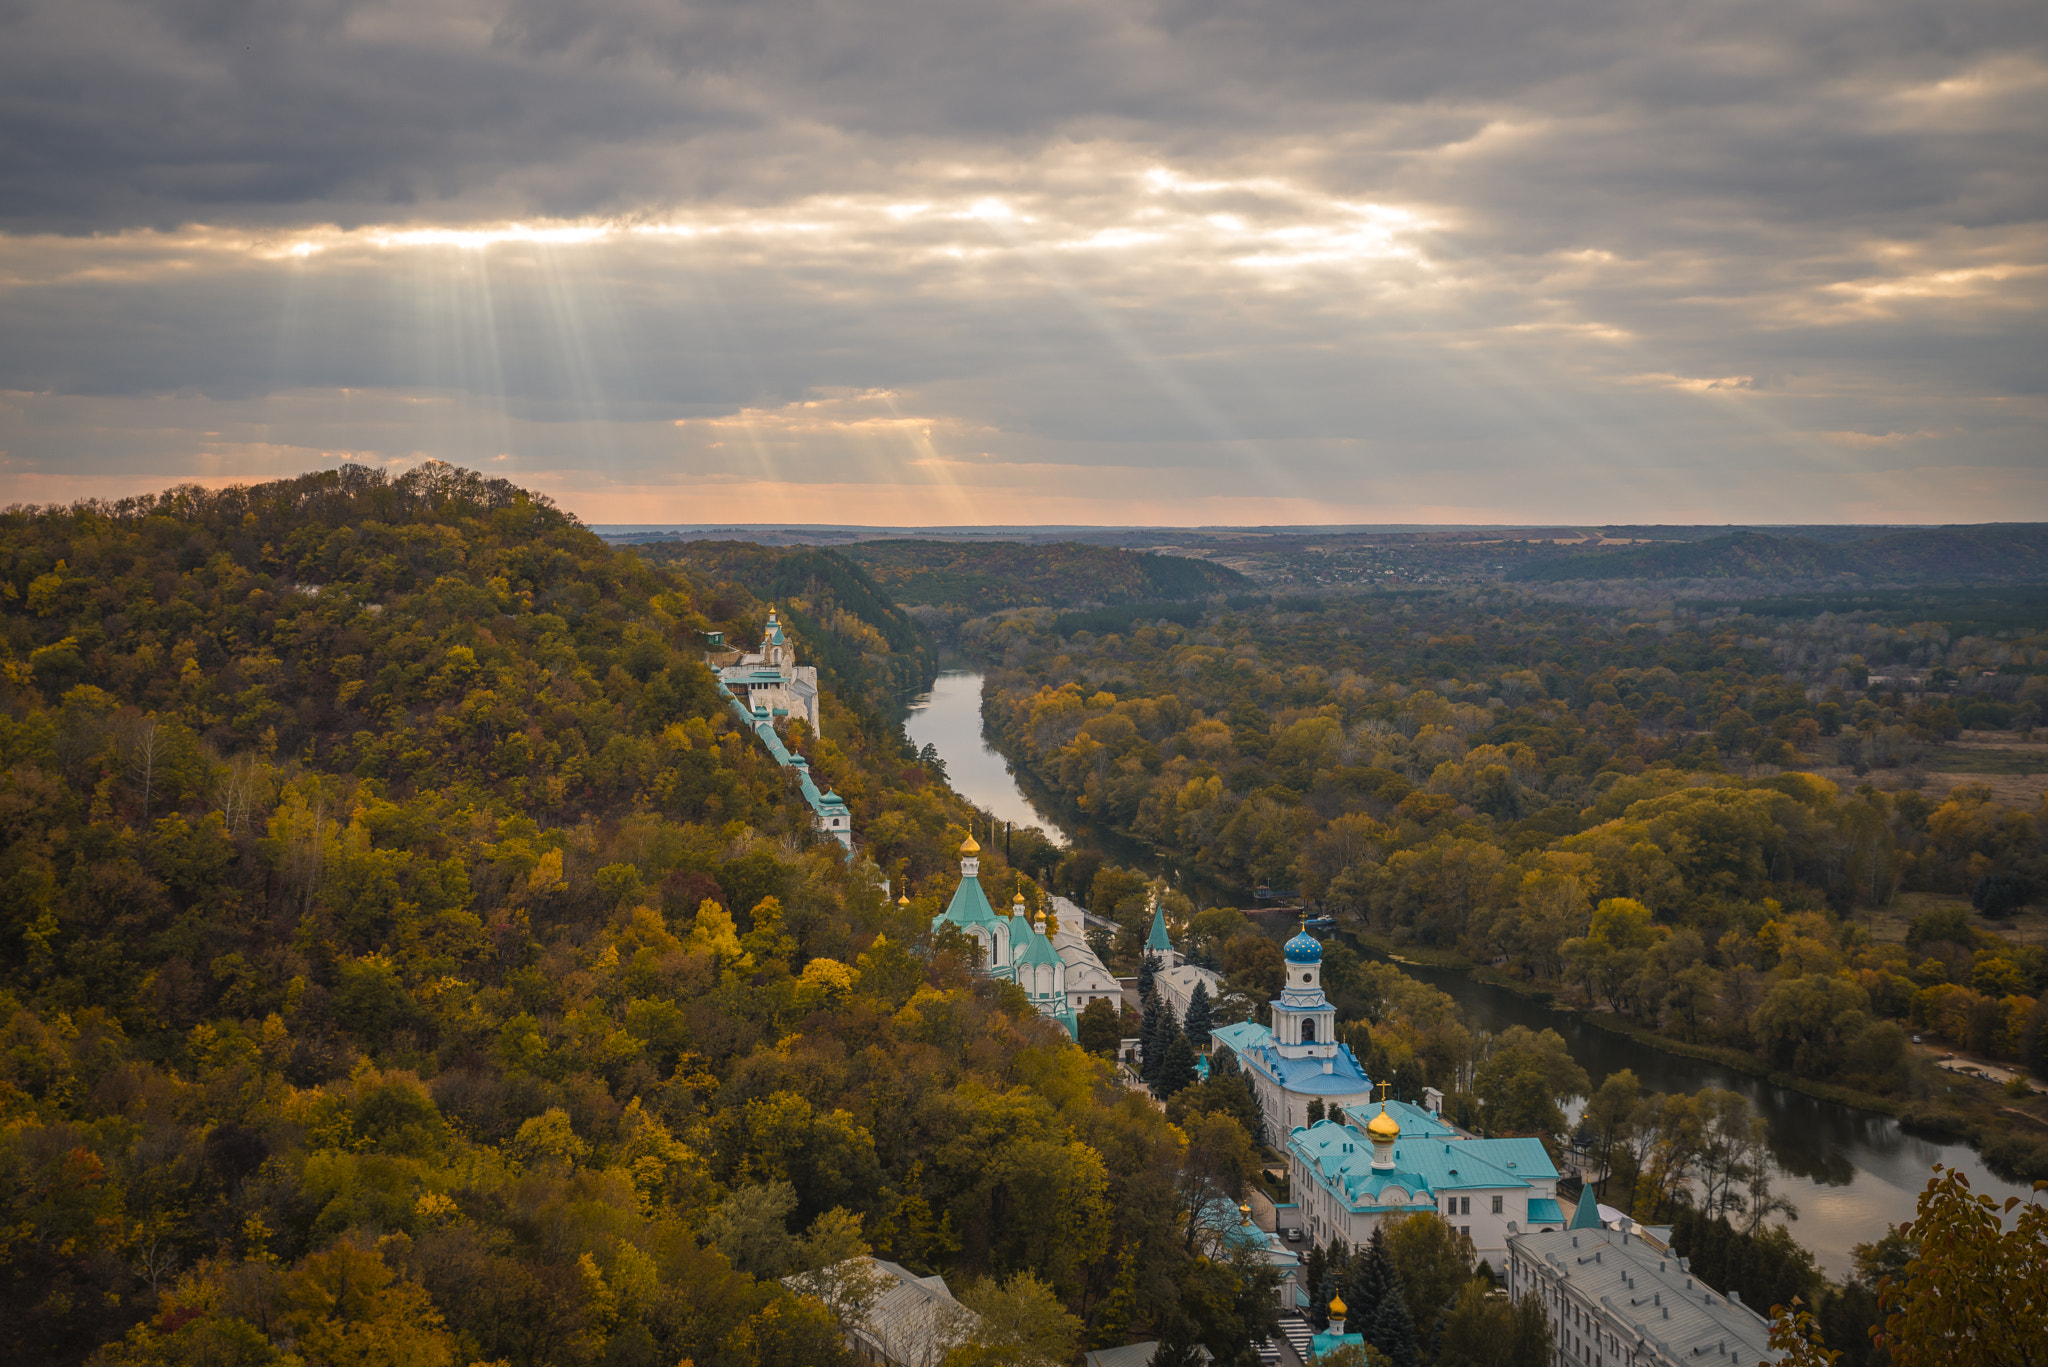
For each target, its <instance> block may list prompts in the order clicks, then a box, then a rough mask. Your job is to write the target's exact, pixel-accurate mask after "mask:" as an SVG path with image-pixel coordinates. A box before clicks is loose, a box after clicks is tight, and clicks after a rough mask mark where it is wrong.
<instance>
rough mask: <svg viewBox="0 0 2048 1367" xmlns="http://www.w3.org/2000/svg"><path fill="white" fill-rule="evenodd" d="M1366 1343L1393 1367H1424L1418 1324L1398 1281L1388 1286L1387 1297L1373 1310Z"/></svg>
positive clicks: (1381, 1298)
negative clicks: (1410, 1312) (1411, 1313)
mask: <svg viewBox="0 0 2048 1367" xmlns="http://www.w3.org/2000/svg"><path fill="white" fill-rule="evenodd" d="M1365 1341H1366V1342H1367V1343H1370V1344H1371V1345H1372V1346H1373V1347H1375V1348H1377V1349H1379V1350H1380V1352H1382V1353H1384V1354H1386V1356H1387V1361H1388V1362H1390V1363H1392V1364H1393V1367H1420V1364H1421V1362H1422V1348H1421V1345H1420V1344H1419V1343H1418V1342H1417V1338H1416V1333H1415V1320H1414V1318H1413V1317H1412V1316H1411V1315H1410V1314H1409V1313H1408V1303H1407V1302H1406V1301H1405V1300H1404V1299H1403V1298H1402V1296H1401V1286H1400V1283H1399V1282H1398V1281H1396V1282H1393V1283H1391V1284H1389V1285H1388V1287H1387V1290H1386V1294H1385V1295H1383V1296H1381V1297H1380V1299H1379V1304H1377V1305H1376V1306H1374V1307H1373V1312H1372V1327H1371V1328H1370V1329H1368V1330H1367V1331H1366V1334H1365Z"/></svg>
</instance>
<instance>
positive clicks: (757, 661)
mask: <svg viewBox="0 0 2048 1367" xmlns="http://www.w3.org/2000/svg"><path fill="white" fill-rule="evenodd" d="M715 663H716V667H717V669H718V680H719V682H720V683H722V684H724V685H725V686H726V688H728V689H729V690H731V692H732V695H733V697H734V698H736V699H737V700H738V701H739V704H740V706H741V708H743V709H744V710H745V711H746V712H747V714H748V715H749V716H751V717H753V718H755V719H757V720H761V721H768V722H773V723H774V724H776V725H778V726H779V725H781V724H782V723H783V722H785V721H787V720H789V719H790V718H792V717H801V718H802V719H803V720H804V721H806V722H808V723H809V724H810V728H811V734H812V735H814V736H822V735H824V734H825V731H824V716H823V714H822V712H821V710H820V708H819V705H818V671H817V670H816V669H815V668H814V667H812V666H810V665H799V664H798V663H797V662H796V642H795V641H793V640H791V639H790V637H789V635H788V633H787V632H785V631H784V630H783V628H782V622H781V620H780V619H779V618H778V617H777V616H776V615H775V610H774V609H773V608H770V609H769V610H768V626H767V629H766V630H764V631H763V632H762V633H761V648H760V649H759V650H756V651H745V652H726V653H725V654H724V655H723V656H720V657H718V658H717V659H716V662H715Z"/></svg>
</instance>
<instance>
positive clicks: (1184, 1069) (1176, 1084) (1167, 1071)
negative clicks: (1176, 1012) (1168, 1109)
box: [1152, 1033, 1235, 1124]
mask: <svg viewBox="0 0 2048 1367" xmlns="http://www.w3.org/2000/svg"><path fill="white" fill-rule="evenodd" d="M1195 1077H1196V1074H1195V1050H1194V1046H1193V1045H1191V1044H1189V1043H1188V1037H1187V1036H1186V1035H1183V1034H1179V1033H1176V1034H1175V1035H1174V1036H1173V1042H1172V1043H1171V1044H1169V1045H1167V1046H1166V1057H1165V1059H1164V1060H1163V1061H1162V1062H1161V1063H1160V1065H1159V1075H1158V1076H1157V1077H1155V1078H1153V1079H1152V1095H1154V1096H1156V1097H1158V1098H1159V1099H1160V1100H1161V1101H1167V1100H1171V1099H1172V1097H1173V1096H1174V1094H1175V1093H1177V1092H1179V1091H1181V1090H1183V1089H1184V1088H1187V1087H1192V1086H1193V1085H1194V1084H1195ZM1232 1123H1233V1124H1234V1123H1235V1122H1232Z"/></svg>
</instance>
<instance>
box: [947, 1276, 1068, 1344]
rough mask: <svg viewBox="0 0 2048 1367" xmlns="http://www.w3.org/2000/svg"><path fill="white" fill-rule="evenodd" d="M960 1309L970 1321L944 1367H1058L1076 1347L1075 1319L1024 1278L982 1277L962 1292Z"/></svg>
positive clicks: (1029, 1278)
mask: <svg viewBox="0 0 2048 1367" xmlns="http://www.w3.org/2000/svg"><path fill="white" fill-rule="evenodd" d="M960 1303H961V1304H962V1305H964V1306H965V1307H967V1309H968V1310H970V1311H972V1312H973V1313H974V1315H975V1316H976V1318H975V1320H974V1321H972V1322H971V1326H970V1327H969V1328H968V1329H967V1338H966V1341H965V1342H964V1343H961V1344H960V1345H958V1346H957V1347H955V1348H954V1349H953V1350H952V1351H951V1352H949V1353H947V1354H946V1357H945V1363H944V1367H1063V1364H1065V1363H1066V1362H1068V1361H1069V1360H1070V1359H1071V1358H1072V1357H1073V1355H1074V1350H1075V1347H1076V1346H1077V1345H1078V1344H1079V1343H1080V1341H1081V1321H1080V1320H1079V1318H1077V1317H1076V1316H1074V1315H1071V1314H1069V1313H1068V1312H1067V1309H1066V1307H1065V1306H1063V1305H1061V1304H1060V1299H1059V1297H1058V1296H1057V1295H1055V1294H1054V1293H1053V1289H1052V1287H1050V1286H1049V1285H1047V1284H1046V1283H1044V1282H1041V1281H1039V1280H1038V1279H1037V1278H1036V1277H1034V1276H1032V1275H1031V1274H1030V1273H1029V1272H1019V1273H1016V1274H1015V1275H1013V1276H1011V1277H1010V1278H1009V1279H1008V1280H1005V1281H998V1280H997V1279H995V1278H993V1277H984V1278H982V1279H981V1280H979V1281H976V1282H974V1283H973V1284H972V1285H969V1286H967V1287H965V1288H963V1289H962V1291H961V1292H960Z"/></svg>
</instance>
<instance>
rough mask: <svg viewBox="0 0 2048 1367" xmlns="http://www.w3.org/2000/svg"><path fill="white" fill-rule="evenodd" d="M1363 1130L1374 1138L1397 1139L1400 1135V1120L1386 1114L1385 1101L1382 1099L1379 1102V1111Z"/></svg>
mask: <svg viewBox="0 0 2048 1367" xmlns="http://www.w3.org/2000/svg"><path fill="white" fill-rule="evenodd" d="M1365 1132H1366V1133H1367V1134H1369V1135H1371V1136H1372V1137H1373V1138H1374V1139H1399V1138H1400V1137H1401V1122H1400V1121H1398V1120H1396V1119H1394V1117H1392V1116H1390V1115H1388V1114H1387V1103H1386V1102H1384V1101H1382V1102H1381V1103H1380V1113H1379V1114H1378V1115H1376V1116H1374V1117H1373V1118H1372V1121H1371V1122H1370V1123H1369V1124H1367V1125H1366V1127H1365Z"/></svg>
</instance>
